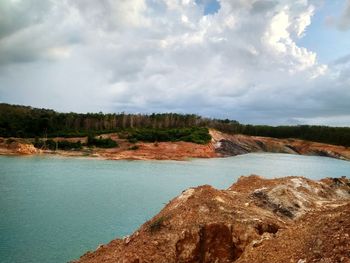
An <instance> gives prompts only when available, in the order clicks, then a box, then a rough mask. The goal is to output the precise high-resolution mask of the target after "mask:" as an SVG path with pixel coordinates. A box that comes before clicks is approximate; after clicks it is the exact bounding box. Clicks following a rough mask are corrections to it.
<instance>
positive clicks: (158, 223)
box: [149, 216, 165, 233]
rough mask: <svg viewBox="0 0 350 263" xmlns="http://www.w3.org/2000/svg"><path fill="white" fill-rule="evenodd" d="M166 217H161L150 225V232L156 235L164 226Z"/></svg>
mask: <svg viewBox="0 0 350 263" xmlns="http://www.w3.org/2000/svg"><path fill="white" fill-rule="evenodd" d="M164 221H165V217H163V216H162V217H160V218H158V219H156V220H155V221H153V222H152V223H151V224H150V225H149V230H150V232H152V233H154V232H156V231H158V230H160V229H161V228H162V227H163V226H164Z"/></svg>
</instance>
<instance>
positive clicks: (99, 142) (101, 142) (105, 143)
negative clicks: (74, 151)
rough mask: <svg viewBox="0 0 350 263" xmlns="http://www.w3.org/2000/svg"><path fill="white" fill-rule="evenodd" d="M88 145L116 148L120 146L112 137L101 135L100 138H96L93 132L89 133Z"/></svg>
mask: <svg viewBox="0 0 350 263" xmlns="http://www.w3.org/2000/svg"><path fill="white" fill-rule="evenodd" d="M87 145H88V146H95V147H99V148H114V147H118V146H119V145H118V143H117V142H116V141H114V140H112V139H111V138H107V139H102V137H101V136H100V138H98V139H96V138H95V137H94V136H93V135H91V134H89V136H88V141H87Z"/></svg>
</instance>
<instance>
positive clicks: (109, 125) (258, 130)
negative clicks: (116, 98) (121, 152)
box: [0, 103, 350, 146]
mask: <svg viewBox="0 0 350 263" xmlns="http://www.w3.org/2000/svg"><path fill="white" fill-rule="evenodd" d="M193 127H198V128H200V127H203V128H214V129H217V130H219V131H222V132H225V133H229V134H246V135H252V136H264V137H273V138H298V139H304V140H309V141H317V142H323V143H329V144H335V145H343V146H350V128H349V127H328V126H311V125H298V126H268V125H245V124H240V123H239V122H237V121H235V120H228V119H225V120H220V119H210V118H204V117H201V116H198V115H195V114H178V113H153V114H127V113H113V114H103V113H101V112H100V113H85V114H82V113H73V112H70V113H59V112H56V111H54V110H49V109H39V108H32V107H29V106H22V105H11V104H6V103H1V104H0V136H2V137H21V138H26V137H44V136H47V137H56V136H62V137H75V136H87V135H88V134H91V133H92V134H103V133H110V132H120V131H123V130H133V131H135V130H142V129H143V130H144V129H146V130H147V133H149V132H150V131H152V130H153V131H154V130H157V132H152V134H162V132H159V130H163V131H165V132H166V131H167V130H169V129H172V130H174V129H183V128H193ZM172 132H173V131H172ZM155 140H156V138H155Z"/></svg>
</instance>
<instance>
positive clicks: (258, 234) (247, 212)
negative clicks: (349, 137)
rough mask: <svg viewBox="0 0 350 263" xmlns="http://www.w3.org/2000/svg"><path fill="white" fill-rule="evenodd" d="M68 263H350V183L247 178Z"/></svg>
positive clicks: (194, 195)
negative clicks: (72, 262) (73, 262)
mask: <svg viewBox="0 0 350 263" xmlns="http://www.w3.org/2000/svg"><path fill="white" fill-rule="evenodd" d="M75 262H76V263H78V262H79V263H97V262H105V263H109V262H125V263H140V262H157V263H165V262H166V263H172V262H174V263H175V262H177V263H180V262H181V263H184V262H186V263H197V262H198V263H209V262H217V263H224V262H225V263H229V262H237V263H243V262H257V263H259V262H269V263H280V262H295V263H301V262H304V263H306V262H350V181H349V180H348V179H346V178H338V179H337V178H334V179H323V180H321V181H311V180H308V179H305V178H302V177H286V178H280V179H271V180H266V179H263V178H261V177H259V176H248V177H241V178H240V179H239V180H238V182H237V183H235V184H233V185H232V186H231V187H230V188H228V189H227V190H217V189H214V188H213V187H211V186H209V185H205V186H200V187H197V188H191V189H188V190H186V191H184V192H183V193H182V194H181V195H180V196H178V197H176V198H174V199H173V200H172V201H170V202H169V203H168V204H167V205H166V206H165V207H164V209H163V210H162V211H160V213H159V214H158V215H156V216H155V217H154V218H152V219H151V220H150V221H148V222H146V223H145V224H144V225H142V226H141V227H140V228H139V229H138V230H137V231H135V233H133V234H132V235H131V236H127V237H125V238H123V239H116V240H113V241H111V242H110V243H109V244H107V245H101V246H99V247H98V248H97V250H96V251H94V252H88V253H86V254H85V255H83V256H82V257H81V258H80V259H79V260H77V261H75Z"/></svg>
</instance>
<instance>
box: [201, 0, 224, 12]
mask: <svg viewBox="0 0 350 263" xmlns="http://www.w3.org/2000/svg"><path fill="white" fill-rule="evenodd" d="M196 3H197V4H200V5H204V15H212V14H215V13H217V12H218V11H219V9H220V7H221V6H220V3H219V1H217V0H196Z"/></svg>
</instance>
